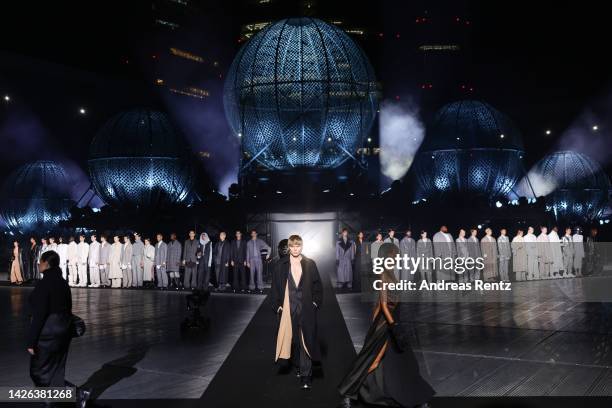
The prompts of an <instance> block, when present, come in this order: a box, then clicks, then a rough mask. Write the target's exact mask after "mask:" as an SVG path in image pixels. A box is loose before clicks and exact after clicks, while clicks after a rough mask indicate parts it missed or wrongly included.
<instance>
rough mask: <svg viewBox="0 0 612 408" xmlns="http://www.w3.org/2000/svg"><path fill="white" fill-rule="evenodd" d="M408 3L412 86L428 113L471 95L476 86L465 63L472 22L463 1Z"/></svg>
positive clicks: (468, 58) (468, 56)
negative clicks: (413, 84) (414, 79)
mask: <svg viewBox="0 0 612 408" xmlns="http://www.w3.org/2000/svg"><path fill="white" fill-rule="evenodd" d="M411 5H412V7H411V8H412V9H413V10H414V14H413V18H412V21H411V22H410V23H411V24H412V26H413V30H412V33H411V34H412V36H413V38H412V39H411V40H412V41H413V47H414V48H415V49H414V50H412V52H413V53H414V54H412V55H414V57H415V60H416V61H417V62H418V64H416V65H415V75H416V78H418V82H417V84H416V86H417V87H418V92H420V95H421V98H420V100H421V103H420V105H421V108H422V109H423V110H424V111H425V112H424V114H425V115H430V114H432V113H433V112H435V111H437V110H438V109H439V108H440V106H442V105H443V104H445V103H447V102H448V101H450V100H456V99H460V98H473V97H474V93H475V92H476V89H475V84H474V83H473V81H472V79H471V76H470V71H469V64H468V61H469V60H470V48H469V35H470V31H471V28H472V25H473V21H472V20H471V18H470V16H469V13H468V12H467V10H468V7H467V5H466V2H465V1H464V0H457V1H452V2H441V1H427V0H422V1H417V2H414V3H411Z"/></svg>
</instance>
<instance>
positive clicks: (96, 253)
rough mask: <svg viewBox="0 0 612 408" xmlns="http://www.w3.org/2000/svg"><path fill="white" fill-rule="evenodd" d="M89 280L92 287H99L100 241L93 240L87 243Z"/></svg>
mask: <svg viewBox="0 0 612 408" xmlns="http://www.w3.org/2000/svg"><path fill="white" fill-rule="evenodd" d="M89 281H90V282H91V284H90V285H89V286H91V287H92V288H98V287H100V243H99V242H98V241H94V242H92V243H91V244H90V245H89Z"/></svg>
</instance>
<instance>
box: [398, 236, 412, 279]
mask: <svg viewBox="0 0 612 408" xmlns="http://www.w3.org/2000/svg"><path fill="white" fill-rule="evenodd" d="M399 249H400V255H401V256H402V257H403V256H404V255H406V256H407V257H408V258H416V242H415V241H414V239H413V238H412V237H404V238H402V240H401V241H400V246H399ZM415 273H416V271H410V270H407V269H405V268H402V269H400V279H410V280H412V279H413V278H414V274H415Z"/></svg>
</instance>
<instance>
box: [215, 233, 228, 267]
mask: <svg viewBox="0 0 612 408" xmlns="http://www.w3.org/2000/svg"><path fill="white" fill-rule="evenodd" d="M230 245H231V244H230V242H229V241H228V240H227V239H226V240H225V241H223V246H221V241H217V242H215V247H214V252H213V264H216V263H217V255H219V251H221V258H220V259H221V262H220V265H222V266H225V264H229V261H230Z"/></svg>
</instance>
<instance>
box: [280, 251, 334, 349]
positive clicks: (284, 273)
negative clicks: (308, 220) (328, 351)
mask: <svg viewBox="0 0 612 408" xmlns="http://www.w3.org/2000/svg"><path fill="white" fill-rule="evenodd" d="M301 264H302V278H301V279H300V284H299V286H300V287H301V288H302V320H301V327H302V333H303V335H304V342H305V343H306V347H307V348H308V351H309V352H310V356H311V358H312V359H313V360H314V361H319V360H320V359H321V350H320V348H319V342H318V339H317V312H318V310H319V308H320V307H321V305H322V302H323V286H322V284H321V277H320V276H319V270H318V269H317V264H316V263H315V262H314V261H313V260H312V259H310V258H306V257H305V256H303V255H302V262H301ZM290 269H291V265H290V263H289V256H287V257H283V258H280V259H279V261H278V263H276V268H275V270H274V271H273V273H272V293H271V295H272V303H273V308H274V311H275V312H276V311H277V310H278V308H279V307H282V306H283V301H284V300H285V288H286V286H287V278H288V277H289V273H291V271H290Z"/></svg>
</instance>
